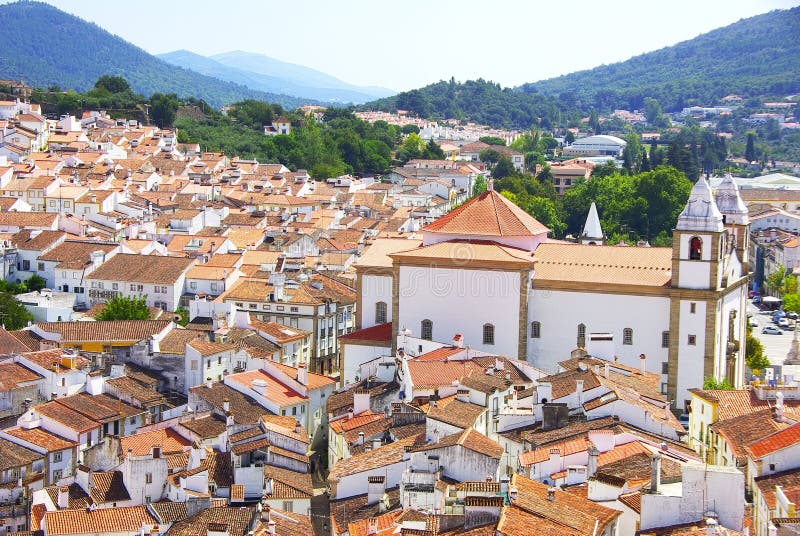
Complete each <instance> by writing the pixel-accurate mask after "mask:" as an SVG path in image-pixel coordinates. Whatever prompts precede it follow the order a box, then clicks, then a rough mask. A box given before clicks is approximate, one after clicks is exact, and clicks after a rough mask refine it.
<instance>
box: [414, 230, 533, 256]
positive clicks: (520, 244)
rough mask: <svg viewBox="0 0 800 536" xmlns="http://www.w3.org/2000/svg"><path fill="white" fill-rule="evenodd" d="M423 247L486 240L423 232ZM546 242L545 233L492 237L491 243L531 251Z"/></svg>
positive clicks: (476, 236)
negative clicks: (448, 242) (452, 242)
mask: <svg viewBox="0 0 800 536" xmlns="http://www.w3.org/2000/svg"><path fill="white" fill-rule="evenodd" d="M422 233H423V245H425V246H430V245H432V244H438V243H439V242H447V241H449V240H486V236H485V235H469V234H447V233H426V232H425V231H424V230H423V232H422ZM545 240H547V233H542V234H540V235H536V236H494V237H492V241H493V242H497V243H498V244H504V245H506V246H511V247H512V248H519V249H524V250H525V251H533V250H534V249H536V246H538V245H539V244H541V243H542V242H544V241H545Z"/></svg>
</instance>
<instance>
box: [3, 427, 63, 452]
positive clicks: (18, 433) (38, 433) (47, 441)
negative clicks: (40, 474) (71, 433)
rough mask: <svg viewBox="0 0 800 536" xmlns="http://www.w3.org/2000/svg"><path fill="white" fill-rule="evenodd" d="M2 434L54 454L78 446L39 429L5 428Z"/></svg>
mask: <svg viewBox="0 0 800 536" xmlns="http://www.w3.org/2000/svg"><path fill="white" fill-rule="evenodd" d="M4 432H5V433H6V434H8V435H10V436H13V437H16V438H18V439H21V440H23V441H26V442H28V443H30V444H32V445H36V446H37V447H41V448H43V449H46V450H47V452H55V451H58V450H64V449H68V448H72V447H76V446H78V443H77V442H76V441H72V440H71V439H66V438H64V437H61V436H59V435H56V434H53V433H51V432H48V431H47V430H45V429H44V428H39V427H37V428H21V427H18V426H15V427H14V428H6V429H5V430H4Z"/></svg>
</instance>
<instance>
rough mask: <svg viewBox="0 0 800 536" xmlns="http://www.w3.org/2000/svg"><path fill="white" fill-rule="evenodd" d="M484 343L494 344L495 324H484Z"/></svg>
mask: <svg viewBox="0 0 800 536" xmlns="http://www.w3.org/2000/svg"><path fill="white" fill-rule="evenodd" d="M483 344H494V325H492V324H484V325H483Z"/></svg>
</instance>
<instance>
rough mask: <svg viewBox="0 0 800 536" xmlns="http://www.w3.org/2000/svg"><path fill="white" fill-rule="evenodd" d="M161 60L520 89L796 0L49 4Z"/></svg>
mask: <svg viewBox="0 0 800 536" xmlns="http://www.w3.org/2000/svg"><path fill="white" fill-rule="evenodd" d="M47 1H48V2H49V3H51V4H53V5H55V6H57V7H58V8H60V9H62V10H64V11H67V12H69V13H72V14H74V15H77V16H79V17H81V18H83V19H86V20H89V21H92V22H95V23H97V24H98V25H99V26H101V27H103V28H105V29H106V30H108V31H110V32H111V33H114V34H116V35H119V36H120V37H122V38H123V39H126V40H127V41H130V42H132V43H134V44H135V45H138V46H140V47H141V48H143V49H145V50H147V51H148V52H151V53H154V54H157V53H162V52H170V51H172V50H176V49H182V48H183V49H187V50H191V51H193V52H197V53H199V54H203V55H211V54H217V53H220V52H227V51H230V50H245V51H248V52H257V53H261V54H265V55H267V56H271V57H273V58H276V59H279V60H283V61H288V62H291V63H297V64H301V65H306V66H308V67H312V68H315V69H318V70H321V71H324V72H326V73H328V74H331V75H333V76H336V77H338V78H340V79H342V80H344V81H346V82H350V83H353V84H359V85H376V86H384V87H388V88H392V89H396V90H405V89H411V88H414V87H420V86H423V85H426V84H428V83H431V82H436V81H438V80H442V79H449V78H450V77H451V76H453V77H455V78H456V80H468V79H475V78H479V77H482V78H484V79H486V80H493V81H495V82H499V83H500V84H502V85H504V86H515V85H519V84H521V83H523V82H533V81H536V80H541V79H544V78H550V77H553V76H558V75H561V74H567V73H570V72H573V71H577V70H581V69H588V68H591V67H596V66H598V65H602V64H606V63H614V62H617V61H622V60H625V59H628V58H630V57H631V56H635V55H638V54H641V53H643V52H649V51H652V50H657V49H659V48H662V47H665V46H669V45H673V44H675V43H678V42H680V41H684V40H686V39H691V38H693V37H696V36H697V35H699V34H701V33H705V32H707V31H709V30H713V29H715V28H719V27H721V26H726V25H728V24H730V23H733V22H736V21H737V20H739V19H742V18H746V17H750V16H753V15H756V14H759V13H765V12H767V11H770V10H772V9H778V8H789V7H793V6H796V5H798V4H800V0H671V1H669V2H647V1H646V2H641V1H636V0H616V1H615V0H610V1H609V0H606V1H596V0H571V1H570V0H567V1H562V2H558V1H552V0H550V1H548V0H539V1H534V0H517V1H510V0H494V1H474V0H403V1H402V2H400V1H389V0H317V1H306V0H279V1H275V0H253V1H245V0H225V1H218V0H213V1H211V0H191V1H184V0H158V1H154V0H138V1H135V2H120V1H118V0H112V1H109V0H47Z"/></svg>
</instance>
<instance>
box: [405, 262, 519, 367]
mask: <svg viewBox="0 0 800 536" xmlns="http://www.w3.org/2000/svg"><path fill="white" fill-rule="evenodd" d="M399 284H400V296H399V298H398V299H399V300H400V311H399V315H400V317H399V318H398V319H397V320H398V325H399V326H400V329H402V328H403V327H407V328H409V329H411V331H412V332H413V333H414V335H415V336H419V335H421V333H420V331H421V327H420V325H421V324H420V323H421V321H422V320H423V319H429V320H431V321H432V322H433V339H434V340H450V339H452V338H453V336H454V335H455V334H456V333H461V334H462V335H463V336H464V344H465V346H466V345H468V346H470V347H471V348H475V349H478V350H483V351H486V352H492V353H497V354H500V355H506V356H511V357H516V356H517V353H518V346H517V345H518V339H519V337H518V335H519V334H518V330H519V323H518V318H519V292H520V275H519V272H505V271H499V270H497V271H491V270H468V269H453V268H429V267H419V266H401V267H400V282H399ZM486 323H490V324H493V325H494V344H493V345H485V344H483V325H484V324H486Z"/></svg>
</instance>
